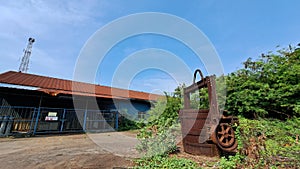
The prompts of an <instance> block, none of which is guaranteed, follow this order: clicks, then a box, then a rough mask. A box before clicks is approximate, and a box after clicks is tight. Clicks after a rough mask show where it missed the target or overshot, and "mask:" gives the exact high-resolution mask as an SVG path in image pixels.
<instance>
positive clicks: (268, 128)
mask: <svg viewBox="0 0 300 169" xmlns="http://www.w3.org/2000/svg"><path fill="white" fill-rule="evenodd" d="M239 121H240V125H239V127H238V129H237V132H236V135H237V137H238V140H239V147H238V153H237V154H236V155H235V156H230V157H228V158H225V157H223V158H222V159H221V162H220V166H221V168H241V167H243V166H247V167H248V168H265V167H267V168H271V167H276V168H296V167H297V166H298V165H299V164H300V142H299V134H300V129H299V126H300V118H292V119H289V120H287V121H280V120H278V119H268V120H265V119H259V120H249V119H246V118H243V117H240V118H239Z"/></svg>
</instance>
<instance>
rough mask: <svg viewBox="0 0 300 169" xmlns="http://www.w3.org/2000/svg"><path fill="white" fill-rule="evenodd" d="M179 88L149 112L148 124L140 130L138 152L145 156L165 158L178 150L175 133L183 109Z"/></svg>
mask: <svg viewBox="0 0 300 169" xmlns="http://www.w3.org/2000/svg"><path fill="white" fill-rule="evenodd" d="M180 92H181V91H180V90H179V88H178V89H177V91H176V92H175V93H174V94H173V96H169V95H168V94H166V100H159V101H158V102H157V103H156V105H155V107H154V108H153V109H151V110H150V111H149V118H148V123H147V124H146V125H145V127H143V128H142V129H140V132H139V133H138V136H137V137H138V139H139V140H140V142H141V143H140V144H139V145H138V146H137V150H139V151H141V152H145V153H146V154H145V156H147V157H151V156H157V155H158V156H165V155H167V154H168V153H171V152H173V151H175V150H176V149H177V146H176V140H175V139H176V138H175V134H174V133H175V132H176V131H178V130H179V122H178V112H179V110H180V109H181V108H182V105H181V93H180Z"/></svg>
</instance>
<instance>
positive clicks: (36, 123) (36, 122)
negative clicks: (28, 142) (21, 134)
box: [33, 107, 41, 135]
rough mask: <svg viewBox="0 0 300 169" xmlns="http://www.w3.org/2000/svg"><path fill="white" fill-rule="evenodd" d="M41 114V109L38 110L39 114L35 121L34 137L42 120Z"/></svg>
mask: <svg viewBox="0 0 300 169" xmlns="http://www.w3.org/2000/svg"><path fill="white" fill-rule="evenodd" d="M40 113H41V108H40V107H39V108H38V113H37V115H36V119H35V124H34V129H33V135H35V133H36V130H37V126H38V123H39V118H40Z"/></svg>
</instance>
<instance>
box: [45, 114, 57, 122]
mask: <svg viewBox="0 0 300 169" xmlns="http://www.w3.org/2000/svg"><path fill="white" fill-rule="evenodd" d="M56 115H57V112H48V116H46V117H45V121H57V120H58V117H57V116H56Z"/></svg>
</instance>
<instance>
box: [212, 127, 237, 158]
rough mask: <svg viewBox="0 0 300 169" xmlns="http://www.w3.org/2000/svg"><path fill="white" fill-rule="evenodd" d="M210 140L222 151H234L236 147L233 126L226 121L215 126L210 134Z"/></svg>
mask: <svg viewBox="0 0 300 169" xmlns="http://www.w3.org/2000/svg"><path fill="white" fill-rule="evenodd" d="M211 138H212V141H213V142H214V143H215V144H217V145H218V147H220V148H221V149H222V150H223V151H226V152H235V151H236V148H237V140H236V139H235V135H234V130H233V128H232V127H231V126H230V125H229V124H227V123H221V124H219V125H218V126H217V127H216V130H215V132H214V133H213V134H212V137H211Z"/></svg>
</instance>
